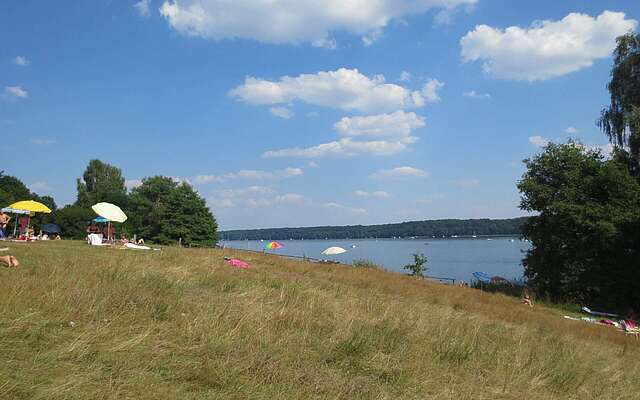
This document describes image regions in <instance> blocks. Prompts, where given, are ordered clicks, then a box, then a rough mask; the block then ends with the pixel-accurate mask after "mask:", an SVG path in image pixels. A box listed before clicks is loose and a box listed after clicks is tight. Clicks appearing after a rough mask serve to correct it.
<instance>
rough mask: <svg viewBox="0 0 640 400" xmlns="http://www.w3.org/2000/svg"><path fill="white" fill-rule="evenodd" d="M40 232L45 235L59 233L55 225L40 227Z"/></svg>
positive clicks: (58, 228)
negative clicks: (45, 233)
mask: <svg viewBox="0 0 640 400" xmlns="http://www.w3.org/2000/svg"><path fill="white" fill-rule="evenodd" d="M42 231H43V232H47V233H60V227H59V226H58V225H56V224H44V225H42Z"/></svg>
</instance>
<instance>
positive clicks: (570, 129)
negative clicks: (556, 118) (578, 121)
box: [564, 126, 578, 135]
mask: <svg viewBox="0 0 640 400" xmlns="http://www.w3.org/2000/svg"><path fill="white" fill-rule="evenodd" d="M564 131H565V132H566V133H568V134H570V135H575V134H576V133H578V129H577V128H574V127H573V126H570V127H568V128H567V129H565V130H564Z"/></svg>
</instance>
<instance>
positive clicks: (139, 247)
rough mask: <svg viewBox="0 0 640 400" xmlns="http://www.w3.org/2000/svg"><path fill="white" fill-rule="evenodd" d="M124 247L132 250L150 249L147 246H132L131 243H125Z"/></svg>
mask: <svg viewBox="0 0 640 400" xmlns="http://www.w3.org/2000/svg"><path fill="white" fill-rule="evenodd" d="M124 247H126V248H128V249H134V250H151V247H149V246H141V245H139V244H133V243H125V245H124Z"/></svg>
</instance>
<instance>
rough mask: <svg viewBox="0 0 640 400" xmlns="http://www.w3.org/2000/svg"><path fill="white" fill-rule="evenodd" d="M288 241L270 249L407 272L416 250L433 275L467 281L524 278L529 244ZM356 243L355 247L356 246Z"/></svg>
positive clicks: (248, 245)
mask: <svg viewBox="0 0 640 400" xmlns="http://www.w3.org/2000/svg"><path fill="white" fill-rule="evenodd" d="M279 242H280V243H282V244H283V245H284V247H283V248H281V249H278V250H267V252H269V253H274V254H283V255H292V256H300V257H302V256H307V257H311V258H321V259H332V260H335V261H339V262H341V263H344V264H350V263H351V262H352V261H353V260H357V259H366V260H369V261H373V262H375V263H376V264H378V265H382V266H384V267H385V268H386V269H389V270H392V271H396V272H406V271H404V270H403V269H402V266H403V265H406V264H409V263H412V262H413V254H414V253H416V252H421V253H423V254H424V255H425V256H426V257H427V259H428V263H427V267H428V272H427V275H429V276H437V277H444V278H453V279H458V280H464V281H467V282H469V281H470V280H472V279H473V277H472V275H471V274H472V273H473V272H476V271H482V272H486V273H487V274H489V275H491V276H496V275H497V276H502V277H505V278H507V279H520V278H522V273H523V269H522V258H523V256H524V251H526V250H527V249H529V247H530V244H529V243H527V242H521V241H520V240H518V238H503V237H501V238H492V239H490V240H488V239H487V238H476V239H472V238H464V239H463V238H459V239H377V240H375V239H362V240H357V239H356V240H282V241H279ZM267 243H268V241H266V240H265V241H264V242H260V241H255V240H254V241H251V240H249V241H225V242H222V243H220V244H221V245H225V246H227V247H233V248H237V249H244V250H254V251H262V249H264V246H265V245H266V244H267ZM331 246H339V247H342V248H344V249H346V250H347V252H346V253H344V254H340V255H337V256H324V255H322V254H321V252H322V251H323V250H324V249H326V248H327V247H331ZM352 246H355V248H352Z"/></svg>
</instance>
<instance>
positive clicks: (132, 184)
mask: <svg viewBox="0 0 640 400" xmlns="http://www.w3.org/2000/svg"><path fill="white" fill-rule="evenodd" d="M141 185H142V180H140V179H127V180H125V181H124V186H125V187H126V188H127V189H129V190H131V189H134V188H137V187H138V186H141Z"/></svg>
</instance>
